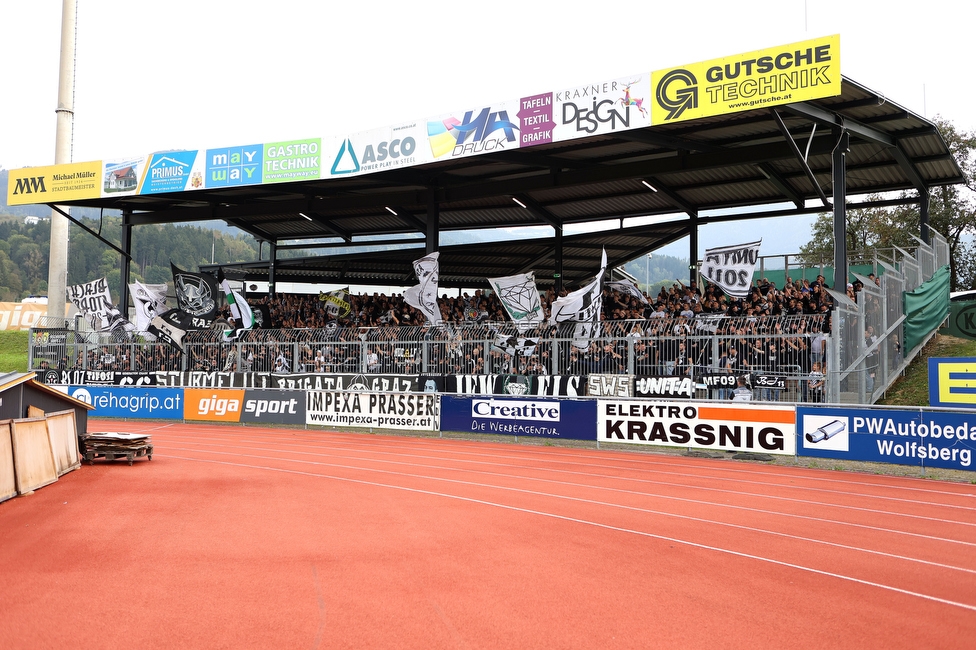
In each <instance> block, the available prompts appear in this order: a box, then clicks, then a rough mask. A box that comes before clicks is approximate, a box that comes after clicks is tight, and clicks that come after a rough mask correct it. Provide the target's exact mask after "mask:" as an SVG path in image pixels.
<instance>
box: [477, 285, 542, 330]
mask: <svg viewBox="0 0 976 650" xmlns="http://www.w3.org/2000/svg"><path fill="white" fill-rule="evenodd" d="M488 282H489V283H490V284H491V288H492V289H494V290H495V293H496V294H497V295H498V300H499V301H500V302H501V303H502V307H504V308H505V312H506V313H507V314H508V316H509V318H511V319H512V321H513V322H514V323H515V326H516V327H517V328H518V331H519V332H526V331H528V330H530V329H532V328H533V327H536V326H537V325H541V324H542V321H543V320H544V317H543V314H542V300H541V299H540V298H539V289H538V288H537V287H536V286H535V273H533V272H531V271H530V272H529V273H519V274H516V275H507V276H505V277H503V278H488Z"/></svg>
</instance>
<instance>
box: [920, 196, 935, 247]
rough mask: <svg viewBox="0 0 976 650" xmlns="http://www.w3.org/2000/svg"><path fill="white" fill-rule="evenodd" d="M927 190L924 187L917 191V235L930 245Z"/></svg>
mask: <svg viewBox="0 0 976 650" xmlns="http://www.w3.org/2000/svg"><path fill="white" fill-rule="evenodd" d="M929 202H930V201H929V192H928V189H926V190H925V191H924V192H923V191H919V193H918V229H919V233H918V236H919V237H921V238H922V241H923V242H925V243H926V244H929V245H931V244H932V242H931V241H930V239H929V237H930V233H929Z"/></svg>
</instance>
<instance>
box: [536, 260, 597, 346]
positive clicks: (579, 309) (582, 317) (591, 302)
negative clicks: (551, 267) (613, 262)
mask: <svg viewBox="0 0 976 650" xmlns="http://www.w3.org/2000/svg"><path fill="white" fill-rule="evenodd" d="M606 270H607V251H606V250H604V251H603V255H602V258H601V261H600V272H599V273H597V274H596V277H595V278H594V279H593V281H592V282H590V283H589V284H587V285H586V286H584V287H582V288H580V289H577V290H576V291H574V292H572V293H570V294H567V295H565V296H563V297H562V298H557V299H556V300H555V301H553V303H552V313H551V314H550V315H549V323H550V324H551V325H559V324H561V323H567V324H572V326H573V327H572V337H573V346H574V347H576V348H579V349H580V350H585V349H586V348H587V347H589V345H590V341H591V340H593V339H595V338H597V337H599V336H600V312H601V311H602V309H603V274H604V273H605V272H606Z"/></svg>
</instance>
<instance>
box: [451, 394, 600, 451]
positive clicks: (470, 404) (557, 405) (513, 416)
mask: <svg viewBox="0 0 976 650" xmlns="http://www.w3.org/2000/svg"><path fill="white" fill-rule="evenodd" d="M441 431H474V432H477V433H494V434H500V435H510V436H537V437H542V438H567V439H571V440H596V402H595V401H594V400H569V399H562V400H560V399H538V398H532V397H531V396H528V395H526V396H525V397H496V396H493V395H483V396H480V395H475V396H469V397H459V396H453V395H442V396H441Z"/></svg>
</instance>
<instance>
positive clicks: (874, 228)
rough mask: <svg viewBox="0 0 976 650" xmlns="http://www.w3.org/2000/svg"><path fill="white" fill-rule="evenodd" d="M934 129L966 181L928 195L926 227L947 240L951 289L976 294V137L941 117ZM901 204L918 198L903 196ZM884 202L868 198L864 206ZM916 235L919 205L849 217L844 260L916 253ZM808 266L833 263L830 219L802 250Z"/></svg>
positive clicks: (817, 225) (824, 218)
mask: <svg viewBox="0 0 976 650" xmlns="http://www.w3.org/2000/svg"><path fill="white" fill-rule="evenodd" d="M934 121H935V124H936V126H937V127H938V128H939V131H940V132H941V133H942V137H943V138H944V139H945V141H946V144H947V145H948V146H949V150H950V151H951V152H952V155H953V156H954V157H955V159H956V162H957V163H958V164H959V168H960V169H961V170H962V174H963V177H964V179H965V181H964V182H963V183H961V184H958V185H944V186H939V187H935V188H932V189H930V190H929V225H930V226H931V227H932V228H933V229H934V230H936V231H937V232H938V233H940V234H941V235H943V236H944V237H945V238H946V242H947V243H948V245H949V270H950V273H951V283H952V288H953V289H958V288H959V287H963V288H976V285H974V283H976V265H974V263H973V262H972V260H971V258H972V255H973V252H974V251H973V250H972V246H970V245H967V244H966V237H967V236H968V235H972V234H973V233H976V133H974V132H967V131H961V130H959V129H957V128H956V127H955V126H954V125H953V124H952V123H951V122H948V121H946V120H943V119H941V118H939V117H936V118H935V120H934ZM900 196H901V198H909V197H913V196H914V197H917V196H918V194H917V193H916V192H914V191H913V192H902V193H901V195H900ZM883 198H885V197H882V196H870V197H868V200H871V201H875V200H881V199H883ZM918 234H919V208H918V204H910V205H899V206H893V207H887V208H885V207H882V208H865V209H862V210H848V211H847V251H848V254H850V253H854V252H859V251H866V250H868V249H871V248H889V247H891V246H898V247H900V248H910V247H911V248H914V247H915V246H916V245H917V243H916V241H915V240H914V239H913V238H912V235H916V236H917V235H918ZM800 253H801V254H802V255H803V257H804V259H805V261H807V262H809V263H814V262H819V261H820V260H821V259H825V260H828V261H831V260H833V255H834V226H833V215H832V214H830V213H821V214H820V215H819V216H818V217H817V220H816V221H815V222H814V225H813V229H812V233H811V238H810V241H808V242H807V243H806V244H804V245H803V246H802V247H801V248H800Z"/></svg>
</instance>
